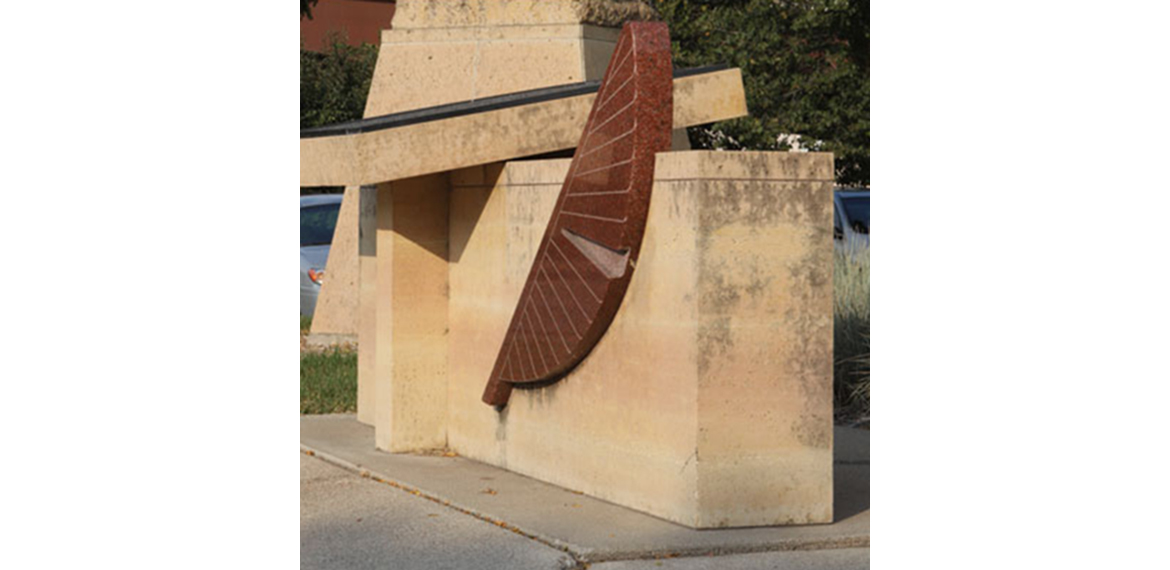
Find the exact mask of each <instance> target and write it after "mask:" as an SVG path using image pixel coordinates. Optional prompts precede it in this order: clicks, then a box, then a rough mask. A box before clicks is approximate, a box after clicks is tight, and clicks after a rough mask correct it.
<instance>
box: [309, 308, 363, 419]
mask: <svg viewBox="0 0 1170 570" xmlns="http://www.w3.org/2000/svg"><path fill="white" fill-rule="evenodd" d="M303 320H304V319H303V318H302V322H303ZM302 326H303V325H302ZM354 411H357V353H356V352H353V351H347V350H337V349H332V350H326V351H324V352H304V353H301V413H302V414H337V413H343V412H354Z"/></svg>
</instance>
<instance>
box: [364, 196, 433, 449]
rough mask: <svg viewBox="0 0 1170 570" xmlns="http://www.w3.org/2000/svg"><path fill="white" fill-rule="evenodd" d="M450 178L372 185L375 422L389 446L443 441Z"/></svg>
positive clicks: (380, 442) (384, 444) (430, 444)
mask: <svg viewBox="0 0 1170 570" xmlns="http://www.w3.org/2000/svg"><path fill="white" fill-rule="evenodd" d="M448 178H449V177H448V176H447V175H443V174H436V175H431V176H422V177H418V178H408V179H405V180H398V181H395V182H388V183H384V184H379V185H378V194H377V196H378V198H377V200H378V206H377V220H378V230H377V252H378V255H377V269H376V273H377V275H376V282H377V297H376V300H375V334H376V338H377V342H375V343H374V345H373V348H374V377H375V378H376V379H377V381H376V382H375V388H374V394H375V398H376V400H377V402H376V403H375V405H374V408H375V412H374V418H375V419H374V425H375V426H376V427H377V435H378V437H377V445H378V448H379V449H385V450H387V451H407V450H412V449H420V448H430V447H442V446H443V445H444V444H445V443H446V441H447V417H446V415H447V218H448V213H447V209H448V208H447V188H448V185H449V184H450V182H449V180H448Z"/></svg>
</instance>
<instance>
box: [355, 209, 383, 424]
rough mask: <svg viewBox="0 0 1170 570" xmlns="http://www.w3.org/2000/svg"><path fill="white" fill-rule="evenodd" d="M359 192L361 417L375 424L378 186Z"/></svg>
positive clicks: (359, 374)
mask: <svg viewBox="0 0 1170 570" xmlns="http://www.w3.org/2000/svg"><path fill="white" fill-rule="evenodd" d="M359 196H360V197H361V200H360V201H359V204H360V205H359V208H358V272H359V273H360V275H359V279H358V314H357V331H358V363H357V364H358V371H357V375H358V377H357V418H358V421H360V422H362V423H364V424H367V425H371V426H372V425H374V421H375V420H376V419H377V402H378V397H377V383H376V382H375V381H374V374H375V370H374V358H375V354H374V339H375V338H376V337H377V320H378V319H377V317H378V308H377V307H378V295H377V291H378V258H377V252H378V187H377V186H362V187H361V193H360V194H359ZM363 347H365V348H363Z"/></svg>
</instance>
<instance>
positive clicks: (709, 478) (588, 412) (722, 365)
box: [447, 151, 832, 528]
mask: <svg viewBox="0 0 1170 570" xmlns="http://www.w3.org/2000/svg"><path fill="white" fill-rule="evenodd" d="M568 165H569V160H567V159H564V160H552V161H527V162H510V163H508V164H507V165H506V167H504V168H503V169H502V170H496V169H466V170H464V171H460V172H458V173H456V174H453V175H452V178H451V180H452V190H451V205H450V232H451V234H450V235H451V239H450V265H449V287H450V296H449V305H448V316H449V321H448V322H449V334H448V339H447V342H448V374H449V378H448V393H447V407H448V419H447V421H448V426H447V434H448V440H447V441H448V445H449V446H450V447H451V448H453V449H455V450H456V451H458V452H459V453H461V454H463V455H465V456H468V457H471V458H473V459H477V460H480V461H484V462H486V463H490V464H493V465H498V466H501V467H505V468H507V469H510V470H513V471H516V472H519V473H523V474H526V475H529V476H532V477H535V478H538V479H541V480H544V481H549V482H552V483H555V484H558V485H561V486H564V487H568V488H570V489H574V490H579V491H582V492H584V493H587V494H590V495H593V496H596V497H600V498H603V499H606V500H610V501H613V502H615V503H618V504H621V505H625V506H629V507H632V508H635V509H638V510H642V511H645V512H649V513H652V514H655V515H657V516H661V517H663V518H666V519H668V520H672V521H676V522H679V523H682V524H685V525H688V526H693V527H703V528H707V527H720V526H750V525H769V524H795V523H813V522H830V521H831V515H832V450H831V445H832V435H831V430H832V399H831V392H832V371H831V358H832V356H831V355H832V350H831V348H832V347H831V341H832V310H831V309H832V308H831V291H832V284H831V281H830V278H829V276H830V275H831V267H832V265H831V262H832V260H831V258H830V256H831V254H832V242H831V232H830V230H831V227H832V225H831V217H830V216H831V211H832V209H831V186H832V176H831V172H832V171H831V165H832V158H831V156H830V155H827V154H795V153H792V154H790V153H713V152H701V151H692V152H672V153H661V154H659V156H658V165H657V179H656V182H655V187H654V194H653V198H652V200H651V207H650V219H649V221H648V224H647V233H646V237H645V242H644V244H643V248H642V253H641V258H640V259H639V266H638V268H637V270H636V271H635V274H634V277H633V280H632V282H631V284H630V289H629V292H628V293H627V295H626V299H625V301H624V302H623V304H622V307H621V309H620V310H619V312H618V315H617V317H616V318H615V320H614V323H613V325H612V326H611V328H610V329H609V331H608V332H607V333H606V335H605V336H604V337H603V338H602V340H601V342H600V343H599V344H598V345H597V347H596V348H595V349H594V350H593V352H592V353H591V354H590V355H589V356H588V357H587V358H586V359H585V361H584V362H583V363H582V364H581V365H580V366H579V367H578V368H576V369H575V370H574V371H573V372H571V373H570V374H569V375H568V377H567V378H565V379H564V380H562V381H560V382H558V383H556V384H553V385H550V386H547V387H543V388H538V389H533V390H517V391H515V392H513V395H512V401H511V403H510V404H509V406H508V407H507V408H506V409H505V410H504V411H503V412H502V413H499V412H496V411H495V410H493V409H492V408H489V407H488V406H486V405H484V404H483V403H482V402H481V401H480V399H479V395H480V393H481V391H482V388H483V385H484V382H485V381H486V378H487V377H488V374H489V373H490V371H491V367H492V364H493V362H494V359H495V356H496V353H497V351H498V350H499V346H500V343H501V342H502V340H503V334H504V331H505V330H506V328H507V324H508V320H509V318H510V316H511V312H512V310H513V308H514V304H515V302H516V300H517V299H518V297H519V294H520V290H521V288H522V287H523V284H524V280H525V278H526V277H527V273H528V269H529V267H530V265H531V263H532V260H533V257H534V256H535V252H536V247H537V245H538V244H539V241H540V236H541V234H542V232H543V231H544V227H545V225H546V224H547V222H548V217H549V215H550V214H551V211H552V208H553V205H554V202H555V199H556V196H557V193H558V191H559V189H560V185H561V183H562V182H563V177H564V175H565V172H566V170H567V168H568Z"/></svg>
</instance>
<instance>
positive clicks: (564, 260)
mask: <svg viewBox="0 0 1170 570" xmlns="http://www.w3.org/2000/svg"><path fill="white" fill-rule="evenodd" d="M672 89H673V83H672V81H671V63H670V35H669V33H668V31H667V27H666V24H663V23H658V22H630V23H627V24H626V25H625V26H624V27H623V28H622V33H621V36H620V37H619V38H618V42H617V47H616V48H615V50H614V53H613V56H612V57H611V58H610V62H609V67H608V68H607V69H606V71H605V76H604V77H603V78H602V81H601V85H600V87H599V89H598V92H597V98H596V99H595V100H594V102H593V110H592V111H590V113H589V119H588V121H587V122H586V124H585V132H584V133H583V134H582V135H581V142H580V143H579V144H578V145H577V151H576V153H575V154H574V155H573V162H572V164H571V165H570V166H569V173H568V176H567V177H566V178H565V183H564V185H563V186H562V187H561V193H560V196H559V197H558V198H557V203H556V207H555V208H554V210H553V214H552V217H551V218H550V220H549V225H548V228H547V229H546V230H545V233H544V238H543V239H542V240H541V242H540V247H539V249H538V250H537V254H536V260H535V261H534V262H533V265H532V269H531V271H530V272H529V274H528V281H527V282H526V283H525V285H524V290H523V292H522V293H521V294H520V301H519V302H518V304H517V306H516V309H515V312H514V313H513V315H512V322H511V324H510V325H509V326H508V331H507V333H506V334H505V336H504V342H503V345H502V346H501V348H500V352H499V355H498V356H497V357H496V364H495V366H494V368H493V369H492V373H491V377H490V378H489V380H488V384H487V388H486V389H485V390H484V395H483V401H484V402H486V403H488V404H492V405H497V406H499V405H504V404H506V403H507V402H508V398H509V396H510V395H511V392H512V386H513V385H514V384H525V383H534V382H549V381H553V380H556V379H558V378H560V377H561V376H563V375H564V374H565V373H566V372H568V371H569V370H570V369H572V368H573V367H574V366H576V365H577V364H578V363H579V362H581V360H582V359H584V358H585V356H586V355H587V354H588V353H589V351H590V350H592V348H593V346H594V345H596V344H597V341H598V340H600V339H601V336H602V334H604V333H605V330H606V329H607V328H608V327H609V325H610V323H611V322H612V321H613V318H614V315H616V314H617V310H618V307H619V306H620V305H621V302H622V298H623V297H624V296H625V293H626V289H627V287H628V286H629V283H630V277H631V276H632V274H633V271H634V266H635V263H636V262H637V259H638V252H639V250H640V249H641V246H642V234H643V233H644V232H645V229H646V214H647V212H648V210H649V206H650V188H651V183H652V182H653V177H654V154H655V153H657V152H660V151H664V150H667V149H669V148H670V129H671V126H672V120H673V109H672Z"/></svg>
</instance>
